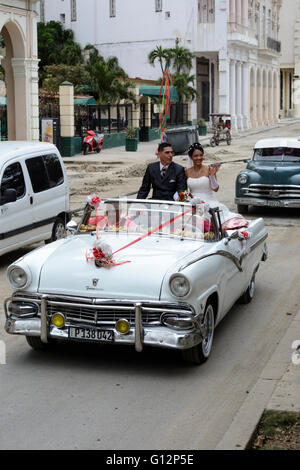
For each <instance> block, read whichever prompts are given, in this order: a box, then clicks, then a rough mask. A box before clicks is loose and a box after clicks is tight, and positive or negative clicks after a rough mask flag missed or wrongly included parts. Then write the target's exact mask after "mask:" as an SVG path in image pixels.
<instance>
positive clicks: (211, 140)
mask: <svg viewBox="0 0 300 470" xmlns="http://www.w3.org/2000/svg"><path fill="white" fill-rule="evenodd" d="M210 146H211V147H215V146H216V140H215V138H214V137H212V138H211V139H210Z"/></svg>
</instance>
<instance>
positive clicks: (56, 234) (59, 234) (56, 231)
mask: <svg viewBox="0 0 300 470" xmlns="http://www.w3.org/2000/svg"><path fill="white" fill-rule="evenodd" d="M65 237H66V226H65V223H64V221H63V220H62V219H61V218H60V217H58V218H57V219H56V220H55V222H54V225H53V229H52V236H51V238H49V239H48V240H46V241H45V243H46V244H47V243H52V242H55V241H56V240H60V239H61V238H65Z"/></svg>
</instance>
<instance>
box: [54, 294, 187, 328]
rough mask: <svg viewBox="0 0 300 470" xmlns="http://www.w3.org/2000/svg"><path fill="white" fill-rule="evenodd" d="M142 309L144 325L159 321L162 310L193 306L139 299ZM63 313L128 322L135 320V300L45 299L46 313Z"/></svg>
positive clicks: (79, 319) (71, 318)
mask: <svg viewBox="0 0 300 470" xmlns="http://www.w3.org/2000/svg"><path fill="white" fill-rule="evenodd" d="M138 303H139V304H140V305H141V310H142V324H143V325H160V324H161V321H160V318H161V315H162V314H163V313H165V312H168V313H174V314H176V313H177V314H180V313H181V314H182V313H186V314H192V313H193V309H192V307H190V306H189V305H188V304H171V303H168V304H163V303H160V302H156V303H148V302H138ZM56 312H60V313H62V314H63V315H64V316H65V318H66V320H67V321H68V322H72V323H78V324H92V325H109V324H110V325H111V324H115V323H116V322H117V321H118V320H120V319H121V318H123V319H126V320H127V321H128V322H129V323H130V324H131V325H134V323H135V304H134V303H133V302H126V301H121V300H120V301H119V302H118V301H106V302H105V301H101V300H98V301H97V300H94V301H91V304H85V303H81V302H80V303H79V302H76V301H74V302H72V301H70V300H68V301H67V302H66V301H64V300H58V299H56V298H55V299H53V298H48V299H47V315H48V316H49V317H50V316H52V315H53V314H54V313H56Z"/></svg>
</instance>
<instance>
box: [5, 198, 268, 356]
mask: <svg viewBox="0 0 300 470" xmlns="http://www.w3.org/2000/svg"><path fill="white" fill-rule="evenodd" d="M198 202H199V201H198ZM75 225H76V226H75ZM245 225H246V227H241V228H239V229H234V230H233V229H232V230H228V229H227V231H225V232H224V230H223V228H222V225H221V222H220V212H219V210H218V209H210V208H209V207H207V205H206V204H198V203H196V201H192V202H168V201H164V202H162V201H154V200H123V199H109V200H105V201H101V200H100V198H98V197H96V196H94V197H90V198H89V200H88V202H87V204H86V207H85V209H84V211H83V215H82V217H81V220H80V221H79V220H78V222H77V223H76V224H75V223H73V224H72V222H71V223H69V227H68V228H69V230H70V231H72V232H73V233H72V234H71V235H70V236H69V237H67V238H66V239H61V240H57V241H56V242H54V243H51V244H50V245H47V246H43V247H41V248H38V249H36V250H34V251H32V252H31V253H29V254H27V255H26V256H24V257H23V258H20V259H19V260H17V261H16V262H15V263H13V264H12V265H11V266H9V268H8V280H9V282H10V284H11V287H12V289H13V293H12V296H11V297H10V298H9V299H7V300H6V301H5V313H6V324H5V329H6V331H7V333H10V334H19V335H25V336H26V339H27V342H28V344H29V345H30V346H31V347H33V348H34V349H41V348H45V347H49V346H50V345H51V344H52V343H54V342H55V341H56V340H66V341H82V342H91V341H92V342H99V343H105V342H106V343H114V344H119V345H132V346H135V349H136V350H137V351H142V349H143V347H144V346H155V347H160V348H173V349H177V350H181V351H182V353H183V358H184V359H185V360H187V361H189V362H193V363H199V364H200V363H202V362H204V361H205V360H206V359H207V358H208V357H209V355H210V352H211V348H212V343H213V335H214V328H215V326H216V325H217V324H218V323H219V322H220V321H221V320H222V318H223V317H224V316H225V315H226V313H227V312H228V311H229V310H230V308H231V307H232V306H233V304H234V303H235V302H236V301H237V300H241V301H242V302H243V303H248V302H250V301H251V300H252V298H253V295H254V287H255V275H256V272H257V270H258V267H259V264H260V262H261V261H262V260H263V261H264V260H265V259H266V258H267V246H266V239H267V231H266V228H265V226H264V222H263V219H261V218H260V219H257V220H255V221H251V222H247V223H246V221H245ZM247 225H248V226H247Z"/></svg>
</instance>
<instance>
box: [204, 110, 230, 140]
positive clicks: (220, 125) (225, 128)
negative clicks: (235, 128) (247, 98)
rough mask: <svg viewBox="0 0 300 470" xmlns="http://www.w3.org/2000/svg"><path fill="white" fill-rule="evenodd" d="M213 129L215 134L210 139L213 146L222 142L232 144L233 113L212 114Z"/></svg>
mask: <svg viewBox="0 0 300 470" xmlns="http://www.w3.org/2000/svg"><path fill="white" fill-rule="evenodd" d="M209 116H210V122H211V129H212V132H213V135H212V137H211V139H210V145H211V147H215V146H216V145H219V143H220V142H223V141H224V142H226V143H227V145H230V144H231V140H232V137H231V114H221V113H214V114H210V115H209Z"/></svg>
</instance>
